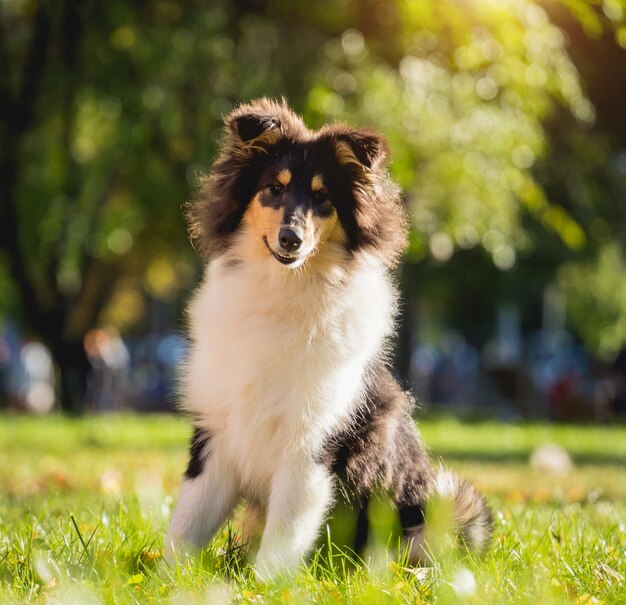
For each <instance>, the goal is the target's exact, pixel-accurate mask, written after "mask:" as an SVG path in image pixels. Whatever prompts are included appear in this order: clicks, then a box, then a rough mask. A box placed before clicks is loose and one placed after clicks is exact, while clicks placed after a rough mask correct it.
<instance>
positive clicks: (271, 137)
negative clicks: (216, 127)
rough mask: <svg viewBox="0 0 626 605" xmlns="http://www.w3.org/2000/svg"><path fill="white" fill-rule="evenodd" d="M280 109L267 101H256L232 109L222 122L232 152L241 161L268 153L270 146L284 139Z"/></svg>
mask: <svg viewBox="0 0 626 605" xmlns="http://www.w3.org/2000/svg"><path fill="white" fill-rule="evenodd" d="M280 110H281V106H279V105H278V104H276V103H274V102H272V101H270V100H268V99H257V100H256V101H252V102H251V103H245V104H243V105H240V106H239V107H237V108H236V109H235V110H233V111H232V112H231V113H230V115H228V116H227V117H226V120H225V121H224V124H225V126H226V132H227V136H228V139H229V140H230V143H231V150H232V151H234V152H235V154H236V155H237V156H239V157H240V158H243V159H249V158H250V157H252V155H253V154H254V153H255V152H258V153H268V150H269V147H270V146H271V145H274V143H276V142H277V141H278V140H279V139H280V138H281V137H282V136H283V127H284V125H283V123H282V120H281V113H280Z"/></svg>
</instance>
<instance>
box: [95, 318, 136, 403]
mask: <svg viewBox="0 0 626 605" xmlns="http://www.w3.org/2000/svg"><path fill="white" fill-rule="evenodd" d="M84 346H85V351H86V353H87V357H88V358H89V362H90V363H91V372H90V375H89V377H88V379H87V401H88V402H89V404H90V405H91V407H93V409H95V410H99V411H111V410H115V409H119V408H122V407H124V403H125V401H126V396H127V385H128V374H129V369H130V356H129V354H128V349H127V348H126V345H125V344H124V341H123V340H122V337H121V336H120V334H119V332H118V331H117V330H116V329H115V328H111V327H107V328H97V329H93V330H89V332H87V334H86V335H85V340H84Z"/></svg>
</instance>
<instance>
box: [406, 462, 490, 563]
mask: <svg viewBox="0 0 626 605" xmlns="http://www.w3.org/2000/svg"><path fill="white" fill-rule="evenodd" d="M429 483H430V485H429V487H428V489H427V494H426V498H425V500H424V502H423V504H422V506H420V507H416V506H413V507H411V506H409V507H399V513H400V522H401V525H402V531H403V534H404V536H405V539H406V545H407V551H408V560H409V563H411V564H412V565H415V564H420V563H421V564H424V563H428V562H429V561H432V560H433V559H435V558H437V557H439V556H440V555H441V554H443V553H445V552H446V551H448V550H451V549H452V548H454V547H456V546H461V547H462V548H465V549H466V550H468V551H472V552H482V551H484V550H485V549H486V548H487V546H488V544H489V542H490V541H491V536H492V532H493V516H492V513H491V509H490V507H489V505H488V504H487V501H486V500H485V498H484V497H483V496H482V495H481V494H480V492H479V491H478V490H477V489H476V488H474V486H473V485H472V484H471V483H469V482H468V481H465V480H464V479H461V478H459V477H458V476H457V475H455V474H454V473H452V472H450V471H449V470H447V469H445V468H440V469H439V470H438V471H434V476H433V478H432V481H431V482H429ZM415 521H418V523H416V522H415Z"/></svg>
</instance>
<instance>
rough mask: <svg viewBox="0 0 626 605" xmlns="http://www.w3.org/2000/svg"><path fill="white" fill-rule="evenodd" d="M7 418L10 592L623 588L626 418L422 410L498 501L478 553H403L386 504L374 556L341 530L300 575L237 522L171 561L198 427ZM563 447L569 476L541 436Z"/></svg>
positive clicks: (353, 597) (4, 469) (202, 596)
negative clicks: (252, 547) (430, 557)
mask: <svg viewBox="0 0 626 605" xmlns="http://www.w3.org/2000/svg"><path fill="white" fill-rule="evenodd" d="M1 420H2V422H1V423H0V444H2V445H1V446H0V601H2V602H3V603H16V604H17V603H81V604H82V603H144V602H158V603H170V604H175V603H207V602H208V603H228V602H235V603H284V602H288V603H358V604H361V603H372V605H374V604H378V603H420V604H422V603H423V604H427V603H441V602H444V603H459V604H460V603H485V602H486V603H498V602H503V603H519V604H530V603H549V604H552V603H554V604H557V603H558V604H565V603H577V604H580V603H596V604H598V603H605V604H609V603H615V604H618V603H622V602H623V596H624V590H623V585H624V584H623V578H624V576H625V575H626V561H625V559H624V557H623V551H624V548H625V547H626V544H625V543H624V531H623V530H624V524H625V523H626V506H625V505H624V501H625V498H626V491H625V489H626V488H625V486H624V482H623V481H622V480H621V479H622V475H623V469H622V465H623V462H624V456H625V455H626V450H625V447H626V445H625V444H626V434H625V430H624V428H623V427H613V428H603V427H592V428H585V427H550V426H546V425H526V426H516V425H501V424H497V423H484V424H473V425H465V424H462V423H459V422H453V421H449V420H436V421H434V420H431V421H425V422H423V423H421V429H422V433H423V435H424V438H425V440H426V442H427V443H428V444H429V445H430V446H431V447H432V449H433V451H434V454H435V455H442V456H443V457H444V459H445V461H446V462H447V463H448V464H451V465H452V466H453V467H455V468H457V470H459V472H461V473H462V474H463V475H465V476H468V477H471V478H472V479H473V480H474V481H475V482H476V484H477V485H478V486H479V487H480V488H481V489H482V490H483V491H484V492H485V493H486V495H487V497H488V498H489V500H490V502H491V504H492V505H493V506H494V508H495V511H496V538H495V540H494V544H493V546H492V548H491V550H490V551H489V553H487V555H486V556H484V557H482V558H477V557H464V558H458V557H455V556H452V555H449V556H444V557H442V558H441V559H439V560H438V562H437V563H436V564H435V565H434V566H432V567H430V568H427V569H423V570H419V571H417V572H416V571H414V570H410V569H408V568H407V567H406V566H405V565H403V564H402V559H401V554H400V555H398V551H399V548H398V546H397V544H398V542H397V538H396V537H391V536H390V535H389V527H390V526H391V525H393V522H392V521H391V517H390V512H389V509H388V508H385V507H384V506H382V505H378V504H377V505H376V506H375V509H374V510H375V512H374V515H373V516H374V519H373V521H374V525H375V532H374V533H375V536H376V537H377V541H376V543H375V544H373V545H372V547H371V548H370V549H369V550H368V552H367V553H366V556H365V558H366V560H367V564H366V565H364V564H362V563H360V562H356V561H355V557H354V555H351V554H350V553H349V551H344V550H342V549H340V548H338V547H337V546H335V545H334V544H333V540H335V539H336V536H337V535H338V533H340V532H337V531H336V530H337V529H341V528H340V527H337V523H338V522H339V521H340V518H339V517H338V516H337V517H336V518H334V519H332V520H331V530H330V531H331V533H330V539H329V538H328V536H322V538H321V542H322V543H324V544H325V548H324V549H323V550H320V551H319V552H318V553H317V554H316V555H314V556H313V557H312V558H311V559H310V561H309V564H308V566H307V567H306V568H304V569H303V570H302V571H301V572H300V573H299V574H298V575H297V576H296V577H294V578H293V579H292V580H290V581H281V582H278V583H276V584H273V585H267V586H265V585H262V584H259V583H258V582H257V581H256V580H255V579H254V575H253V572H252V570H251V569H250V567H248V566H247V565H246V562H245V558H243V557H242V554H241V548H240V545H239V544H238V542H237V541H236V540H235V538H234V535H233V533H232V531H230V530H229V528H228V527H226V528H224V531H223V532H221V533H220V535H218V536H217V537H216V539H215V540H214V541H213V542H212V543H211V544H210V545H209V547H208V548H206V549H205V550H204V551H203V552H202V554H201V556H200V557H199V558H198V559H195V560H190V561H185V562H181V563H180V564H179V565H178V566H176V567H173V568H172V567H168V566H167V565H165V564H164V563H163V561H162V539H163V535H164V532H165V529H166V526H167V521H168V516H169V512H170V509H171V506H172V502H173V498H175V497H176V494H177V491H178V489H179V485H180V480H181V477H180V470H181V469H182V468H184V462H185V456H186V439H187V438H188V433H189V427H188V425H187V424H186V423H184V422H183V421H181V420H179V419H175V418H172V417H162V416H150V417H145V416H144V417H139V416H106V417H103V416H102V417H89V418H84V419H81V420H75V419H74V420H73V419H68V418H60V417H48V418H27V417H21V418H16V417H8V416H4V417H3V418H2V419H1ZM546 441H552V442H555V443H559V444H561V445H562V446H564V447H566V448H567V450H568V451H569V453H570V455H571V456H572V457H573V459H574V462H575V463H576V467H575V469H574V470H573V471H571V472H570V473H569V474H568V475H566V476H562V477H555V476H548V475H546V473H545V472H544V471H540V470H535V469H532V468H531V467H530V466H529V464H528V458H529V455H530V453H531V452H532V450H533V448H534V447H536V446H537V445H539V444H541V443H544V442H546Z"/></svg>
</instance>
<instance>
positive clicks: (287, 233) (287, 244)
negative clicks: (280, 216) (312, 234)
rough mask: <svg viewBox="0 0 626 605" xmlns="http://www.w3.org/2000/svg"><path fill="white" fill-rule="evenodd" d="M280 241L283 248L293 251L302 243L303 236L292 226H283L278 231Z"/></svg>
mask: <svg viewBox="0 0 626 605" xmlns="http://www.w3.org/2000/svg"><path fill="white" fill-rule="evenodd" d="M278 242H279V243H280V247H281V248H282V249H283V250H285V251H286V252H293V251H294V250H297V249H298V248H299V247H300V244H302V238H301V237H300V235H299V234H298V233H297V232H296V231H294V230H293V229H292V228H291V227H281V229H280V231H279V232H278Z"/></svg>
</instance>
